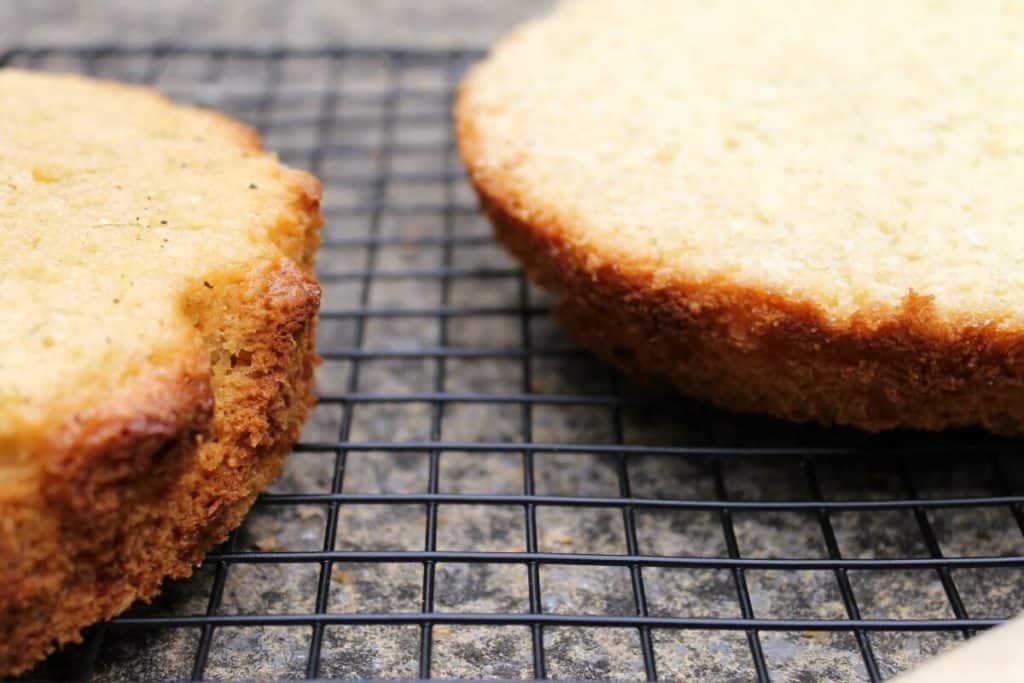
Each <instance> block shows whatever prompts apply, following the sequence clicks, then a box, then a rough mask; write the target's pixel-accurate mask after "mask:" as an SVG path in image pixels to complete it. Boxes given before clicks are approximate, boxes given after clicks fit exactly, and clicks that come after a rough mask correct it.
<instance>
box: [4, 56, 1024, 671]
mask: <svg viewBox="0 0 1024 683" xmlns="http://www.w3.org/2000/svg"><path fill="white" fill-rule="evenodd" d="M478 56H479V55H477V54H475V53H472V52H461V51H430V52H414V51H390V50H353V49H336V50H335V49H332V50H311V51H285V50H269V51H257V50H241V49H179V48H174V47H157V48H147V49H123V48H115V47H110V48H90V49H30V50H28V49H26V50H15V51H13V52H10V53H8V54H6V55H3V56H2V57H0V64H7V65H12V66H21V67H28V68H39V69H59V70H70V71H81V72H85V73H89V74H94V75H99V76H104V77H111V78H117V79H121V80H126V81H139V82H144V83H150V84H156V85H158V86H159V87H160V88H161V89H162V90H164V91H165V92H167V93H168V94H170V95H171V96H172V97H174V98H176V99H178V100H181V101H189V102H196V103H199V104H202V105H206V106H212V107H215V108H218V109H221V110H224V111H226V112H227V113H229V114H232V115H234V116H237V117H239V118H241V119H243V120H245V121H248V122H249V123H250V124H252V125H253V126H255V127H256V128H257V129H259V130H260V132H261V133H262V135H263V137H264V140H265V142H266V144H267V145H268V146H269V147H270V148H272V149H274V150H276V151H277V152H278V153H279V154H280V156H281V158H282V159H283V160H284V161H286V162H287V163H290V164H293V165H296V166H300V167H305V168H308V169H310V170H311V171H313V172H314V173H315V174H317V175H318V176H319V177H321V178H322V179H323V181H324V185H325V195H324V211H325V215H326V218H327V225H326V227H325V234H324V238H325V239H324V245H323V249H322V252H321V255H320V259H319V269H320V277H321V280H322V283H323V286H324V304H323V312H322V316H321V318H322V323H321V331H320V337H319V347H320V352H321V354H322V355H323V357H324V359H325V362H324V365H323V366H322V368H321V369H320V374H319V376H318V394H319V399H320V402H319V405H318V407H317V408H316V409H315V411H314V413H313V415H312V417H311V419H310V422H309V424H308V425H307V428H306V431H305V433H304V435H303V440H302V443H300V444H299V445H298V446H297V447H296V452H295V454H294V455H293V456H292V458H291V459H290V460H289V461H288V463H287V465H286V467H285V471H284V473H283V475H282V477H281V479H280V480H278V482H276V483H275V484H274V485H273V486H272V488H271V489H270V490H269V491H268V492H267V493H265V494H264V495H262V496H261V497H260V498H259V500H258V501H257V503H256V506H255V507H254V510H253V512H252V513H251V514H250V516H249V518H248V519H247V521H246V523H245V525H244V526H243V527H242V528H241V529H239V530H237V531H236V532H235V533H233V534H232V535H231V536H230V538H229V540H228V541H227V542H226V543H225V544H223V546H222V547H220V548H218V549H216V550H215V551H213V552H211V553H210V554H209V556H208V557H207V559H206V561H205V563H204V564H203V565H202V567H201V568H199V569H198V570H197V572H196V575H195V576H194V577H193V578H192V579H190V580H187V581H180V582H173V583H171V584H169V585H168V586H167V587H166V589H165V591H164V593H163V595H162V596H161V597H160V598H158V599H157V601H156V602H155V603H154V604H153V605H149V606H138V607H136V608H133V609H132V610H131V611H130V612H128V613H127V614H125V615H124V616H121V617H119V618H117V619H114V620H112V621H111V622H109V623H107V624H103V625H100V626H97V627H95V628H93V629H90V630H89V631H88V633H87V637H86V640H85V643H84V644H83V645H81V646H76V647H70V648H67V649H66V650H65V651H64V652H62V653H61V654H60V655H57V656H55V657H53V658H51V659H50V660H49V661H48V662H46V663H45V664H43V665H42V666H41V667H40V668H39V669H38V670H37V671H36V672H34V673H33V674H32V675H31V676H30V677H37V678H57V677H72V678H76V679H82V680H136V679H142V678H182V679H193V680H201V679H256V678H259V679H282V678H284V679H288V678H310V679H315V678H364V679H375V678H420V679H428V678H432V677H434V678H460V677H462V678H482V677H496V678H507V679H515V678H519V679H522V678H527V679H544V678H549V677H550V678H573V679H587V678H590V679H603V678H615V679H623V680H658V679H661V680H680V679H686V678H697V679H709V680H718V679H739V680H747V679H757V680H762V681H766V680H769V679H775V680H790V679H808V678H812V679H816V678H821V679H829V680H872V681H875V680H882V679H884V678H886V677H889V676H891V675H893V674H894V673H896V672H898V671H900V670H903V669H905V668H907V667H909V666H910V665H912V664H913V663H914V662H916V661H919V660H921V659H923V658H925V657H928V656H931V655H933V654H935V653H936V652H938V651H940V650H942V649H944V648H946V647H948V646H950V645H951V644H953V643H954V642H955V641H957V640H959V639H962V638H965V637H969V636H970V635H971V634H973V633H974V632H975V631H977V630H979V629H983V628H987V627H989V626H992V625H994V624H997V623H999V622H1000V621H1001V620H1003V619H1005V618H1007V617H1009V616H1010V615H1012V614H1013V613H1014V612H1016V611H1018V610H1020V609H1022V608H1024V510H1022V504H1024V496H1022V495H1021V494H1020V485H1021V483H1022V478H1024V477H1022V475H1024V468H1022V466H1021V464H1020V459H1019V457H1017V456H1018V454H1017V451H1018V448H1019V444H1018V443H1015V442H1011V441H1000V440H995V439H992V438H990V437H986V436H984V435H981V434H977V433H955V434H950V433H946V434H939V435H921V434H913V433H897V434H889V435H885V436H881V437H876V436H868V435H865V434H861V433H857V432H853V431H846V430H827V429H819V428H814V427H807V426H794V425H787V424H782V423H779V422H776V421H772V420H768V419H760V418H752V417H740V416H735V415H729V414H726V413H722V412H718V411H715V410H712V409H710V408H708V407H707V406H704V405H701V404H699V403H694V402H690V401H687V400H685V399H682V398H679V397H677V396H674V395H673V394H671V393H670V392H665V391H662V390H657V389H650V388H641V387H634V386H632V385H631V384H630V383H629V381H628V380H626V379H624V378H621V377H619V376H617V375H616V374H615V373H614V372H611V371H609V370H607V369H606V368H604V367H603V366H601V365H600V364H598V363H596V362H594V361H593V360H591V359H590V358H589V357H588V356H587V355H586V354H585V353H584V352H582V351H580V350H579V349H577V348H576V347H574V346H573V345H572V343H571V342H570V341H568V340H567V339H566V338H565V337H563V336H562V334H561V333H560V332H559V330H558V328H557V326H555V325H554V324H553V323H552V321H551V318H550V315H549V313H550V309H551V304H552V301H551V299H550V297H549V296H548V295H547V294H545V293H544V292H542V291H540V290H538V289H535V288H534V287H533V286H532V285H531V284H529V283H528V282H527V281H526V280H525V279H524V278H523V275H522V273H521V271H520V269H519V268H518V267H517V265H516V264H515V263H513V262H512V261H510V260H509V259H508V258H507V257H506V256H505V255H504V253H503V252H502V251H501V250H500V249H499V248H497V247H496V246H495V244H494V242H493V240H492V238H491V237H490V234H489V231H488V228H487V226H486V225H485V223H484V222H483V221H482V219H481V218H480V217H479V216H478V215H477V212H476V206H475V202H474V199H473V196H472V193H471V191H470V189H469V188H468V186H467V183H466V181H465V177H464V175H463V172H462V169H461V167H460V165H459V162H458V159H457V155H456V153H455V148H454V141H453V138H452V131H451V126H450V123H449V116H450V104H451V100H452V96H453V91H454V88H455V85H456V83H457V81H458V78H459V76H460V74H461V73H462V72H463V70H464V69H465V68H466V66H467V65H468V64H469V63H470V62H472V61H473V60H474V59H475V58H477V57H478Z"/></svg>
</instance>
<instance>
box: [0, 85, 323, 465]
mask: <svg viewBox="0 0 1024 683" xmlns="http://www.w3.org/2000/svg"><path fill="white" fill-rule="evenodd" d="M0 111H2V112H3V116H0V253H2V254H3V258H2V259H0V465H3V464H5V462H6V463H7V464H9V465H10V464H12V463H16V462H17V461H19V459H21V460H24V459H25V458H26V457H27V455H26V453H27V452H28V450H30V448H29V445H30V444H29V442H30V441H31V439H32V438H33V434H35V433H36V432H38V430H40V429H43V430H45V429H47V428H49V427H48V426H53V425H59V424H60V423H61V422H62V421H65V420H67V419H70V418H72V417H73V416H74V414H75V411H78V410H81V409H83V408H85V407H88V406H90V405H95V404H96V403H97V402H100V401H102V400H103V399H104V398H105V397H106V396H109V395H110V392H111V391H113V390H115V389H116V388H117V387H118V386H121V385H123V384H124V383H125V382H126V381H130V380H131V378H132V377H135V376H138V375H139V374H140V373H144V372H154V371H155V372H161V371H164V370H166V371H167V372H173V371H175V369H176V367H177V366H178V365H180V364H181V362H183V361H182V357H183V356H188V355H189V354H190V353H192V352H195V351H196V350H197V349H199V348H201V344H200V341H199V340H198V338H197V337H198V334H197V331H196V329H195V324H194V321H193V320H191V319H190V317H189V314H188V311H187V310H186V308H187V306H186V303H187V300H188V298H189V296H191V295H192V294H193V293H195V292H196V291H201V289H202V288H213V287H216V286H218V285H219V284H223V283H225V282H228V281H231V280H232V279H239V278H242V277H244V275H245V273H246V272H247V270H248V269H249V268H251V267H252V265H253V264H254V263H260V262H272V261H274V260H276V259H280V258H282V255H283V254H285V253H287V254H290V255H292V256H293V257H294V256H296V254H298V251H297V250H296V241H297V240H300V239H301V235H299V233H300V232H301V227H302V226H300V225H298V223H299V222H300V219H301V217H300V216H299V214H298V213H297V210H296V207H297V206H298V205H299V204H300V203H301V201H302V198H303V197H304V196H308V193H309V192H314V193H315V192H316V191H317V190H316V189H315V188H313V189H311V188H310V183H311V182H312V181H311V180H310V179H309V177H308V176H306V175H305V174H300V173H298V172H295V171H291V170H290V169H287V168H286V167H284V166H282V165H280V164H279V163H278V162H277V161H276V159H275V158H274V157H273V156H272V155H269V154H266V153H264V152H262V151H261V150H260V147H259V141H258V138H257V137H256V135H255V134H254V133H253V132H252V131H250V130H248V129H247V128H245V127H244V126H242V125H240V124H237V123H234V122H232V121H230V120H229V119H226V118H223V117H221V116H219V115H217V114H213V113H211V112H206V111H201V110H198V109H194V108H190V107H184V106H177V105H174V104H172V103H170V102H169V101H167V100H166V99H164V98H163V97H161V96H159V95H157V94H156V93H155V92H153V91H150V90H146V89H143V88H136V87H129V86H124V85H119V84H115V83H107V82H100V81H95V80H89V79H85V78H82V77H78V76H68V75H52V74H42V73H30V72H22V71H17V70H10V69H8V70H0ZM299 251H301V249H300V250H299ZM309 256H310V258H311V254H310V255H309ZM36 435H37V434H36ZM3 477H4V470H3V468H0V483H2V480H3Z"/></svg>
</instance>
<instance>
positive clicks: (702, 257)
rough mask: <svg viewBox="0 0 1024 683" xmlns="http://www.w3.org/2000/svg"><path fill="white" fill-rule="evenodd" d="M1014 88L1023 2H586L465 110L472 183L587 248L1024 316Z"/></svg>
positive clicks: (863, 298)
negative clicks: (911, 294)
mask: <svg viewBox="0 0 1024 683" xmlns="http://www.w3.org/2000/svg"><path fill="white" fill-rule="evenodd" d="M1022 84H1024V5H1021V4H1020V3H1012V2H1002V1H999V2H996V1H988V0H982V1H981V2H975V1H973V0H970V1H968V0H943V1H935V0H906V1H901V2H881V1H869V2H865V1H864V0H842V1H839V2H817V1H811V0H797V1H796V2H787V3H778V2H763V1H762V0H739V1H736V2H705V1H703V0H646V1H645V2H634V1H633V0H575V1H570V2H566V3H565V4H563V5H562V6H561V7H560V8H559V9H558V10H557V11H556V12H554V13H553V14H552V15H551V16H550V17H548V18H545V19H542V20H540V21H537V22H534V23H531V24H528V25H527V26H525V27H523V28H522V29H520V30H518V31H516V32H514V33H513V34H512V35H511V36H510V37H508V38H507V39H505V40H504V41H503V42H502V43H500V44H499V46H498V47H497V48H496V49H495V50H494V52H493V53H492V54H491V56H490V57H489V58H488V59H487V60H486V61H485V62H484V63H483V64H482V65H480V66H479V67H477V68H476V69H475V70H474V71H473V72H472V73H471V74H470V76H469V77H468V79H467V81H466V83H465V84H464V86H463V88H462V90H461V94H460V101H459V103H458V107H457V123H458V126H459V140H460V145H461V147H462V150H463V152H464V155H465V157H466V159H467V162H468V164H469V166H470V171H471V173H472V174H473V176H474V180H475V181H476V183H477V184H478V185H480V186H481V187H482V188H483V190H484V191H485V192H486V193H487V194H488V195H489V196H493V197H500V198H501V200H502V202H503V203H504V205H505V208H506V209H510V210H512V212H513V213H514V214H515V215H516V218H517V219H519V220H522V221H525V222H526V223H529V224H545V225H556V226H558V228H559V229H560V230H562V231H563V234H564V236H565V237H566V238H567V239H570V240H572V242H573V243H574V244H575V245H576V246H583V247H586V248H588V249H590V250H591V251H592V253H593V258H594V259H595V262H597V261H600V262H602V263H606V264H608V266H609V267H623V268H630V267H635V268H636V269H638V270H641V271H643V272H646V273H649V274H652V275H653V280H654V281H655V282H657V281H659V279H662V280H664V281H666V282H667V281H670V280H672V279H674V278H680V277H681V278H684V279H685V280H687V281H688V282H691V283H694V284H700V283H702V282H704V283H715V282H718V283H722V282H727V283H734V284H737V285H739V286H749V287H755V288H758V289H759V290H761V291H765V292H767V293H771V294H777V295H779V296H783V297H786V298H787V299H790V300H795V301H805V302H808V303H810V304H812V305H814V306H815V307H816V308H818V309H820V310H822V311H823V312H824V314H825V316H826V317H827V319H829V320H830V321H832V322H834V323H837V324H844V321H848V320H850V319H851V318H852V317H853V316H857V315H864V314H867V315H868V317H872V318H873V319H875V320H881V319H884V317H885V316H886V315H890V314H893V315H894V314H895V312H896V311H897V310H898V309H899V308H900V307H901V306H902V304H903V303H904V302H905V301H907V300H908V299H907V297H908V294H909V293H910V292H911V291H913V292H914V293H915V294H916V295H919V296H920V297H921V299H920V300H922V301H928V300H931V301H933V303H934V306H935V315H936V316H937V319H940V320H950V321H958V322H961V323H963V322H965V321H969V322H974V323H986V322H992V323H993V324H994V325H996V326H998V325H1010V326H1013V327H1019V326H1020V325H1021V324H1022V323H1024V192H1022V191H1021V190H1022V188H1024V125H1022V120H1024V87H1022ZM911 298H913V297H911Z"/></svg>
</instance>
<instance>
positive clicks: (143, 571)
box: [0, 77, 322, 675]
mask: <svg viewBox="0 0 1024 683" xmlns="http://www.w3.org/2000/svg"><path fill="white" fill-rule="evenodd" d="M41 78H46V77H41ZM75 80H76V81H77V80H78V79H75ZM96 87H101V88H107V89H110V90H113V91H122V90H123V91H124V92H125V93H126V94H127V95H128V96H130V97H132V98H136V97H140V93H139V89H137V88H134V87H129V86H120V85H116V84H109V83H103V84H97V86H96ZM141 96H142V97H149V98H153V100H155V101H156V102H155V106H157V107H158V108H161V109H162V108H164V107H166V108H168V109H179V108H178V107H176V106H175V105H171V104H170V103H168V102H166V101H165V100H163V98H162V97H160V96H159V95H157V94H156V93H152V92H151V93H148V94H144V95H141ZM180 109H185V110H186V111H187V112H188V113H187V114H186V116H189V117H192V118H191V119H190V124H194V125H200V126H203V127H204V128H205V129H206V130H207V131H208V132H209V134H210V135H212V136H219V137H220V138H221V139H222V140H226V141H228V143H229V144H230V145H234V146H235V147H237V149H238V151H239V154H240V155H242V157H243V158H244V157H246V156H247V155H259V156H263V155H264V153H263V152H262V148H261V146H260V142H259V137H258V136H257V135H256V134H255V132H253V131H251V130H250V129H248V128H247V127H245V126H243V125H242V124H240V123H237V122H235V121H233V120H231V119H228V118H226V117H223V116H221V115H218V114H214V113H211V112H205V111H200V110H189V109H188V108H180ZM272 174H273V176H274V177H276V180H277V182H279V183H280V188H281V197H282V199H281V200H280V201H279V202H277V203H276V204H274V205H273V210H274V214H273V216H275V218H274V220H273V222H272V224H270V225H268V226H267V230H268V234H270V235H271V237H272V240H273V244H274V245H276V246H275V248H274V249H268V250H265V251H261V252H260V257H259V258H257V259H255V260H252V261H250V262H248V263H245V264H242V265H243V266H244V267H243V268H242V269H239V268H238V267H236V264H232V267H231V268H229V269H227V270H226V271H225V272H219V271H216V270H210V271H207V272H197V273H195V274H194V277H193V278H192V279H191V281H190V282H189V283H188V284H187V286H185V287H183V289H182V290H181V291H180V292H177V293H176V294H175V296H176V297H177V298H178V301H177V303H176V305H177V306H178V307H180V309H181V310H182V311H183V313H184V315H185V316H186V318H187V319H188V320H189V324H190V325H191V328H192V329H191V331H189V333H188V334H187V335H185V336H184V337H179V336H178V335H171V339H173V340H175V341H176V342H177V345H176V346H175V347H174V348H172V349H171V352H170V353H169V354H165V353H163V350H161V351H162V355H161V356H160V362H158V363H151V364H148V365H144V366H143V367H142V368H140V369H139V371H138V372H137V373H135V374H133V375H132V376H130V377H128V378H126V379H124V380H122V381H121V382H119V383H117V384H116V385H115V386H113V387H112V389H111V390H110V391H109V392H108V393H107V395H106V396H105V397H104V398H103V399H102V400H100V401H80V402H79V403H78V404H77V406H76V408H75V409H74V410H71V411H69V412H67V413H66V414H63V415H62V416H61V417H60V419H59V420H57V421H56V422H53V423H47V424H44V425H43V426H42V428H38V427H37V428H36V429H34V430H33V431H32V433H31V434H29V435H28V436H27V437H26V438H25V441H26V442H27V443H30V445H31V448H30V449H26V448H22V449H21V451H18V450H17V449H16V450H15V451H13V455H12V452H8V453H2V452H0V455H4V456H6V457H7V461H6V462H3V461H0V674H4V675H15V674H18V673H21V672H23V671H25V670H27V669H28V668H30V667H31V666H32V665H33V664H34V663H35V662H37V661H38V660H39V659H41V658H43V657H44V656H45V655H46V654H48V653H49V652H51V651H52V650H53V649H54V648H55V647H57V646H59V645H61V644H64V643H69V642H77V641H79V640H80V639H81V630H82V629H83V628H84V627H86V626H88V625H89V624H92V623H94V622H96V621H99V620H102V619H107V618H110V617H112V616H115V615H116V614H118V613H120V612H121V611H123V610H124V609H126V608H127V607H128V606H130V605H131V604H132V603H133V602H135V601H137V600H149V599H150V598H152V597H153V596H154V595H155V594H156V593H157V592H158V590H159V588H160V584H161V582H162V581H163V580H164V579H165V578H179V577H186V576H188V575H189V574H191V572H192V570H193V568H194V567H195V566H196V565H197V564H198V563H199V562H200V561H201V559H202V556H203V555H204V554H205V553H206V552H207V551H208V550H209V549H210V548H211V547H212V546H213V545H215V544H216V543H219V542H221V541H222V540H224V538H225V537H226V536H227V534H228V532H229V531H230V530H231V529H233V528H235V527H236V526H238V524H239V523H240V522H241V520H242V518H243V516H244V515H245V513H246V512H247V511H248V510H249V508H250V506H251V505H252V503H253V501H254V500H255V498H256V496H257V494H258V493H259V492H260V491H261V490H262V489H263V488H264V487H265V486H266V485H267V484H269V483H270V481H272V480H273V479H274V477H276V476H277V474H278V473H279V471H280V468H281V465H282V463H283V459H284V457H285V456H286V455H287V454H288V452H289V451H290V449H291V447H292V446H293V445H294V443H295V441H296V440H297V438H298V435H299V432H300V430H301V427H302V424H303V421H304V419H305V417H306V414H307V412H308V410H309V407H310V406H311V404H312V402H313V398H312V384H313V372H314V369H315V366H316V364H317V363H318V357H317V355H316V353H315V351H314V337H315V329H316V316H317V312H318V310H319V303H320V287H319V284H318V282H317V280H316V278H315V276H314V274H313V257H314V253H315V250H316V247H317V245H318V243H319V228H320V225H321V223H322V218H321V215H320V210H319V206H320V185H319V182H318V181H317V180H316V179H315V178H313V177H312V176H310V175H309V174H307V173H304V172H301V171H296V170H292V169H287V168H285V167H283V166H277V167H276V170H273V169H272ZM125 182H126V183H127V182H130V179H126V181H125ZM239 220H240V223H241V224H243V225H244V224H245V222H246V221H248V220H252V221H256V222H260V221H263V220H266V219H265V218H263V217H262V216H259V215H256V214H254V215H253V216H252V217H247V216H239ZM240 238H241V235H240ZM115 303H116V302H115ZM114 370H115V368H111V371H114ZM72 398H73V397H72ZM0 417H2V416H0ZM2 426H5V427H8V425H2ZM11 433H12V432H6V433H4V434H3V435H2V436H4V437H5V438H7V439H8V442H14V443H18V442H17V441H15V440H14V439H12V436H11ZM17 436H18V434H17V433H16V432H14V437H15V438H16V437H17ZM2 447H3V442H0V448H2ZM25 451H28V452H29V456H25V455H24V452H25Z"/></svg>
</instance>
